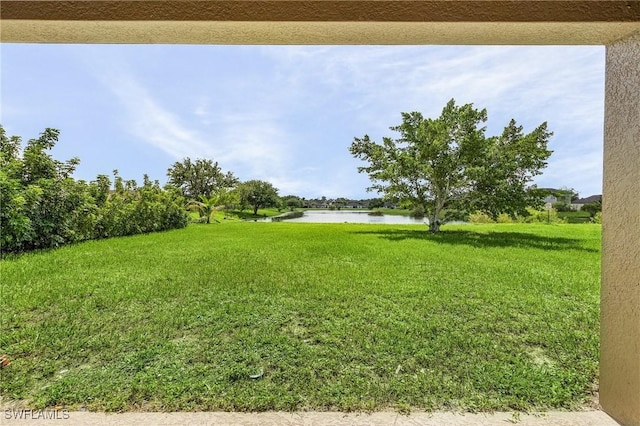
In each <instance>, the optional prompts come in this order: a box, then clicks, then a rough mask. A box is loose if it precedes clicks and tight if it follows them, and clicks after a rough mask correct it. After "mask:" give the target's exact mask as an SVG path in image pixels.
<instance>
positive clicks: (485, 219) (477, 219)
mask: <svg viewBox="0 0 640 426" xmlns="http://www.w3.org/2000/svg"><path fill="white" fill-rule="evenodd" d="M469 222H471V223H493V219H491V216H489V215H488V214H486V213H484V212H481V211H479V210H476V211H475V212H474V213H471V214H469Z"/></svg>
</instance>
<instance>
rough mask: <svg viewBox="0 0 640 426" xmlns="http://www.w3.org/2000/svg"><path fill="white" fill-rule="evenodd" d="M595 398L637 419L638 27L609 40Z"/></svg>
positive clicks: (630, 421)
mask: <svg viewBox="0 0 640 426" xmlns="http://www.w3.org/2000/svg"><path fill="white" fill-rule="evenodd" d="M605 86H606V89H605V91H606V93H605V124H604V188H603V225H602V292H601V308H600V312H601V346H600V347H601V353H600V403H601V405H602V407H603V409H604V410H605V411H606V412H607V413H608V414H609V415H610V416H611V417H613V418H614V419H616V420H617V421H618V422H620V423H622V424H623V425H640V33H636V34H635V35H633V36H631V37H628V38H626V39H624V40H620V41H617V42H615V43H613V44H611V45H609V46H607V66H606V85H605Z"/></svg>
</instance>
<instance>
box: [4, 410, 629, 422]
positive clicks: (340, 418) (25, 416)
mask: <svg viewBox="0 0 640 426" xmlns="http://www.w3.org/2000/svg"><path fill="white" fill-rule="evenodd" d="M0 418H1V420H0V423H2V424H3V425H14V424H15V425H17V424H20V425H29V426H37V425H51V424H60V425H65V426H76V425H103V426H115V425H132V426H143V425H144V426H150V425H158V426H169V425H192V426H205V425H216V426H219V425H242V426H254V425H255V426H258V425H265V426H270V425H273V426H275V425H285V426H315V425H323V426H325V425H328V426H341V425H355V426H360V425H371V426H375V425H385V426H387V425H396V426H416V425H422V426H436V425H437V426H471V425H473V426H493V425H502V426H504V425H509V424H517V425H521V426H548V425H552V426H553V425H557V426H617V425H618V423H617V422H616V421H614V420H613V419H612V418H611V417H609V416H608V415H607V414H605V413H604V412H602V411H580V412H549V413H536V414H521V413H504V412H501V413H492V414H486V413H482V414H469V413H464V414H462V413H460V414H458V413H450V412H445V413H412V414H410V415H408V416H406V415H402V414H398V413H394V412H378V413H371V414H366V413H337V412H314V411H310V412H294V413H283V412H267V413H219V412H200V413H182V412H181V413H146V412H136V413H121V414H108V413H91V412H76V411H71V412H69V411H66V410H57V411H54V410H48V411H47V410H32V411H29V410H18V409H12V408H8V409H3V412H2V417H0Z"/></svg>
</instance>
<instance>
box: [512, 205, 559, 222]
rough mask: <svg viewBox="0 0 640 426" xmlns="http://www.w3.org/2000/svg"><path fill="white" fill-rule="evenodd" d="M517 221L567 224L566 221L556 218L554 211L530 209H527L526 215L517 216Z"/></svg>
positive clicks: (556, 214) (556, 213)
mask: <svg viewBox="0 0 640 426" xmlns="http://www.w3.org/2000/svg"><path fill="white" fill-rule="evenodd" d="M517 221H518V222H520V223H567V222H566V220H564V219H562V218H560V217H558V212H557V211H556V209H553V208H552V209H551V210H545V209H542V210H536V209H534V208H532V207H527V214H526V215H524V216H518V217H517Z"/></svg>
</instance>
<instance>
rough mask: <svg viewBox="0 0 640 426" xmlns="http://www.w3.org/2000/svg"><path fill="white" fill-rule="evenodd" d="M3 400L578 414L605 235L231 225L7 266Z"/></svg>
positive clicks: (593, 372) (582, 230) (549, 229)
mask: <svg viewBox="0 0 640 426" xmlns="http://www.w3.org/2000/svg"><path fill="white" fill-rule="evenodd" d="M0 274H1V275H0V279H1V283H2V286H1V288H2V294H1V298H0V311H1V315H2V322H1V326H2V329H1V330H2V332H1V333H0V352H1V353H6V354H8V356H9V357H10V359H11V361H12V363H11V365H10V366H9V367H6V368H4V369H2V370H0V374H1V375H2V377H1V381H0V391H1V393H2V398H3V401H4V402H5V403H6V402H7V401H8V400H21V401H24V404H27V405H30V406H32V407H34V408H43V407H46V406H55V405H60V406H66V407H67V408H70V409H77V408H81V407H86V408H88V409H90V410H240V411H254V410H255V411H262V410H296V409H316V410H379V409H395V410H398V411H401V412H404V411H407V410H410V409H425V410H465V411H490V410H512V409H513V410H544V409H552V408H554V409H555V408H566V409H579V408H580V407H583V406H584V404H586V403H588V401H589V400H590V398H591V395H592V393H593V392H594V391H595V390H597V377H598V345H599V338H598V327H599V285H600V284H599V283H600V278H599V277H600V226H599V225H522V224H519V225H514V224H503V225H467V226H457V227H456V226H445V227H444V232H443V233H441V234H440V235H435V236H432V235H429V234H428V233H427V232H426V227H422V226H378V225H346V224H304V223H260V222H227V223H221V224H211V225H190V226H189V227H187V228H186V229H182V230H177V231H170V232H166V233H160V234H151V235H142V236H135V237H127V238H117V239H112V240H105V241H92V242H88V243H83V244H78V245H75V246H70V247H65V248H61V249H59V250H55V251H50V252H43V253H35V254H29V255H24V256H21V257H17V258H12V259H5V260H3V261H2V262H0Z"/></svg>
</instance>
